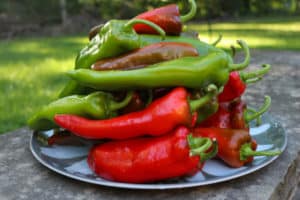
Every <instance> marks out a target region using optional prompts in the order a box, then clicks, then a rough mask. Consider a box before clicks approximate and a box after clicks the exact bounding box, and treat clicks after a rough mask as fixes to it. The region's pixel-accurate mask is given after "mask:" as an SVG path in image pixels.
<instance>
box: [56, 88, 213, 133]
mask: <svg viewBox="0 0 300 200" xmlns="http://www.w3.org/2000/svg"><path fill="white" fill-rule="evenodd" d="M216 92H217V88H216V87H215V86H214V85H210V86H209V87H208V93H207V95H206V96H204V97H202V98H200V99H198V100H193V101H188V93H187V91H186V89H185V88H183V87H178V88H175V89H173V90H172V91H171V92H170V93H168V94H167V95H165V96H163V97H162V98H159V99H156V100H155V101H153V102H152V103H151V104H150V105H149V106H148V107H147V108H145V109H144V110H141V111H137V112H132V113H128V114H125V115H121V116H118V117H115V118H111V119H105V120H89V119H86V118H83V117H79V116H76V115H56V116H55V117H54V121H55V122H56V123H57V124H58V125H59V126H61V127H63V128H65V129H67V130H70V131H71V132H73V133H74V134H76V135H78V136H80V137H83V138H89V139H103V138H110V139H125V138H132V137H137V136H141V135H152V136H158V135H162V134H165V133H167V132H169V131H171V130H173V129H174V128H175V127H177V126H178V125H185V126H188V127H191V125H192V122H193V121H192V113H193V112H194V111H196V110H197V109H198V108H199V107H202V106H203V105H205V104H206V103H208V102H209V101H210V100H211V99H212V98H213V97H214V96H215V95H216Z"/></svg>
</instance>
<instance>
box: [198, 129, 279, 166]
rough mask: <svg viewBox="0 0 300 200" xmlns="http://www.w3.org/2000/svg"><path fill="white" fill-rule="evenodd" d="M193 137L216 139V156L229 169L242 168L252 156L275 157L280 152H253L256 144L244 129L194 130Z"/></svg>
mask: <svg viewBox="0 0 300 200" xmlns="http://www.w3.org/2000/svg"><path fill="white" fill-rule="evenodd" d="M193 135H194V136H195V137H208V138H211V139H216V141H217V143H218V153H217V156H218V157H219V158H220V159H222V160H223V161H224V162H225V163H226V164H227V165H229V166H231V167H236V168H238V167H242V166H244V165H246V164H248V163H251V162H252V161H253V157H254V156H276V155H279V154H280V153H281V151H255V150H256V148H257V143H256V142H255V140H254V139H252V138H251V136H250V134H249V131H247V130H244V129H222V128H196V129H194V130H193Z"/></svg>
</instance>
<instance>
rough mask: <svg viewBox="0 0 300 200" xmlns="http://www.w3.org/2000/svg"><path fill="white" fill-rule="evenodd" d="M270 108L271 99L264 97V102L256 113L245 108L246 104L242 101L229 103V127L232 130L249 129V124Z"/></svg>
mask: <svg viewBox="0 0 300 200" xmlns="http://www.w3.org/2000/svg"><path fill="white" fill-rule="evenodd" d="M270 106H271V98H270V97H269V96H265V102H264V104H263V105H262V107H261V108H260V109H259V110H258V111H256V110H253V109H249V108H247V105H246V103H245V102H244V101H243V100H242V99H238V100H236V101H234V102H232V103H231V106H230V107H231V117H230V118H231V123H230V124H231V126H230V128H233V129H249V122H251V121H252V120H254V119H258V118H259V117H260V116H261V115H262V114H263V113H265V112H266V111H267V110H268V109H269V108H270Z"/></svg>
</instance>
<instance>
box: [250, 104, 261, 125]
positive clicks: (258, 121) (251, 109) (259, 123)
mask: <svg viewBox="0 0 300 200" xmlns="http://www.w3.org/2000/svg"><path fill="white" fill-rule="evenodd" d="M246 112H248V113H249V112H252V113H256V110H255V109H254V108H249V107H248V108H247V110H246ZM261 123H262V121H261V115H260V116H258V117H257V118H256V126H259V125H261Z"/></svg>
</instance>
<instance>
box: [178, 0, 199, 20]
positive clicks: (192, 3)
mask: <svg viewBox="0 0 300 200" xmlns="http://www.w3.org/2000/svg"><path fill="white" fill-rule="evenodd" d="M189 4H190V6H191V9H190V11H189V12H188V13H187V14H186V15H183V16H180V20H181V22H187V21H189V20H191V19H192V18H193V17H194V16H195V15H196V12H197V5H196V2H195V0H189Z"/></svg>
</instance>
